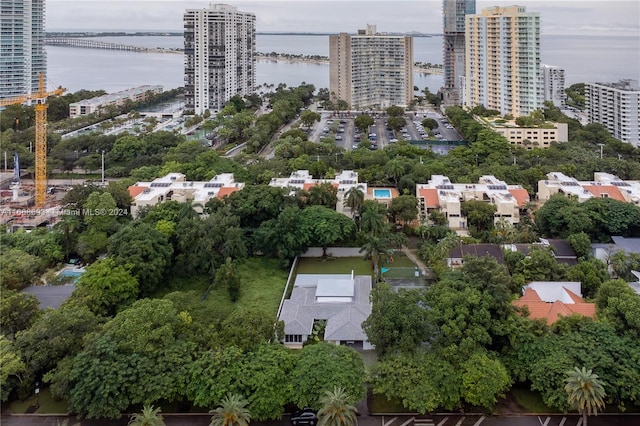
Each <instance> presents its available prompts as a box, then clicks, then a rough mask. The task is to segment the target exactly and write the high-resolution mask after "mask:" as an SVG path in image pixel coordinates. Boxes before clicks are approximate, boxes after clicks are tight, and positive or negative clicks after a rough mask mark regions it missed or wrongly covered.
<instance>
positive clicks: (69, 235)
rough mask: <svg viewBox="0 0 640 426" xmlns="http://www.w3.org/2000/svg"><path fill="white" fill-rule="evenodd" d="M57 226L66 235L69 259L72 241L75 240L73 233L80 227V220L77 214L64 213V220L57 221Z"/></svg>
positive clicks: (66, 253)
mask: <svg viewBox="0 0 640 426" xmlns="http://www.w3.org/2000/svg"><path fill="white" fill-rule="evenodd" d="M56 227H57V228H58V229H59V230H60V231H61V232H62V234H63V235H64V248H65V259H66V260H69V254H70V253H71V243H72V241H73V233H74V232H75V231H76V230H77V229H78V228H79V227H80V222H79V221H78V219H77V218H76V217H75V216H71V215H64V216H62V220H60V222H58V223H57V225H56Z"/></svg>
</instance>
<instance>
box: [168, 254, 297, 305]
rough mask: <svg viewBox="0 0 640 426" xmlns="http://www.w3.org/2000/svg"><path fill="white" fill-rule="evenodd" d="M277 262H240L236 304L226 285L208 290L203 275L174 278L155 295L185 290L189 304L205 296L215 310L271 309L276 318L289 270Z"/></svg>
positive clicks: (206, 279)
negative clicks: (238, 292)
mask: <svg viewBox="0 0 640 426" xmlns="http://www.w3.org/2000/svg"><path fill="white" fill-rule="evenodd" d="M278 264H279V263H278V260H274V259H262V258H250V259H246V260H244V261H243V262H241V263H239V264H238V266H237V269H236V273H237V274H238V276H239V277H240V299H238V301H237V302H236V303H232V302H231V299H230V298H229V293H228V291H227V289H226V288H225V287H216V286H213V288H211V289H209V286H210V284H211V282H210V281H209V279H208V278H207V277H203V276H198V277H189V278H186V279H185V278H176V279H174V280H173V281H172V283H171V285H170V287H171V290H165V291H163V292H160V293H157V294H156V295H155V297H163V296H164V295H165V294H167V293H170V292H174V291H180V292H185V295H184V296H185V297H186V298H187V299H189V301H190V302H188V303H197V302H199V301H201V300H202V299H203V298H204V296H205V295H206V299H205V301H204V303H205V304H206V305H208V306H209V307H210V308H214V310H216V311H220V312H230V311H232V310H234V309H244V310H248V311H262V312H269V313H271V312H272V313H273V315H274V317H275V315H276V313H277V311H278V306H279V305H280V299H281V298H282V292H283V291H284V287H285V285H286V283H287V277H288V275H289V271H288V270H284V269H281V268H279V267H278ZM208 289H209V292H208V293H207V290H208ZM187 292H189V294H188V295H187ZM194 296H195V298H196V299H195V300H194ZM185 297H182V299H183V300H184V299H185Z"/></svg>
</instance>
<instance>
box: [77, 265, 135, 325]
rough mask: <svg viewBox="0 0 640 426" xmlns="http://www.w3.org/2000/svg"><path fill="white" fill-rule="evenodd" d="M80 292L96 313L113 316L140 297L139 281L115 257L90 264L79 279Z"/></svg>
mask: <svg viewBox="0 0 640 426" xmlns="http://www.w3.org/2000/svg"><path fill="white" fill-rule="evenodd" d="M77 287H78V292H79V293H81V294H82V295H83V296H85V297H86V298H87V299H86V303H87V306H89V308H90V309H91V311H92V312H93V313H95V314H96V315H104V316H112V315H115V313H116V312H117V311H118V310H120V309H121V308H122V307H126V306H128V305H130V304H132V303H133V302H135V301H136V300H137V299H138V293H139V288H138V281H137V280H136V279H135V278H134V277H133V276H132V275H131V274H130V273H129V271H128V270H127V269H126V268H125V267H124V266H122V265H118V264H117V263H116V262H115V261H114V260H113V259H111V258H106V259H104V260H98V261H97V262H95V263H93V264H91V265H89V266H88V267H87V268H86V272H85V273H84V274H82V276H81V277H80V278H79V279H78V283H77Z"/></svg>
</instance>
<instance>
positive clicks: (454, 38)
mask: <svg viewBox="0 0 640 426" xmlns="http://www.w3.org/2000/svg"><path fill="white" fill-rule="evenodd" d="M475 13H476V0H443V2H442V18H443V29H444V38H443V66H444V90H443V92H442V96H443V102H444V104H445V105H447V106H449V105H459V104H460V103H461V94H460V91H461V85H462V80H463V78H464V60H465V56H464V48H465V42H464V37H465V34H464V26H465V16H466V15H473V14H475Z"/></svg>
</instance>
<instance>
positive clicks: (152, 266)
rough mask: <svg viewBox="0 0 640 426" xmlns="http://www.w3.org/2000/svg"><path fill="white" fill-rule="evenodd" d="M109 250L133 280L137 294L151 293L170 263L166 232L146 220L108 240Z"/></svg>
mask: <svg viewBox="0 0 640 426" xmlns="http://www.w3.org/2000/svg"><path fill="white" fill-rule="evenodd" d="M109 253H110V255H111V257H112V258H113V261H114V262H115V264H116V265H121V266H124V267H125V268H126V269H127V270H128V271H129V272H130V273H131V275H132V276H133V277H134V278H135V279H136V280H137V282H138V286H139V290H140V294H141V295H143V296H146V295H149V294H151V293H152V292H153V291H154V290H156V289H157V288H158V286H159V284H160V282H161V281H162V278H163V275H164V273H165V271H166V270H167V268H168V267H169V266H170V264H171V257H172V255H173V247H172V246H171V243H170V242H169V240H168V238H167V236H166V235H164V234H163V233H161V232H160V231H158V230H156V229H155V227H153V226H151V225H150V224H148V223H142V222H136V223H134V224H132V225H129V226H126V227H123V228H122V229H121V230H120V231H118V232H117V233H115V234H114V235H113V236H112V237H111V238H110V239H109Z"/></svg>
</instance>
